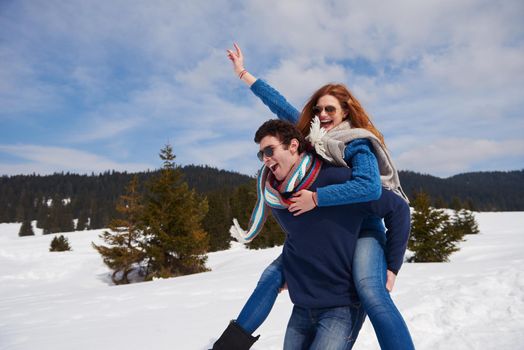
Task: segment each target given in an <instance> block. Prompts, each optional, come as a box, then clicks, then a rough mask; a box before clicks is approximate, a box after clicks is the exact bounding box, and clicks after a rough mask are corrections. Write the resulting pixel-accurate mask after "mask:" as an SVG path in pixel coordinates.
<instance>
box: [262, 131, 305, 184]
mask: <svg viewBox="0 0 524 350" xmlns="http://www.w3.org/2000/svg"><path fill="white" fill-rule="evenodd" d="M267 149H272V151H273V155H272V156H267V155H264V156H263V158H262V161H263V162H264V164H265V165H266V166H267V167H268V168H269V170H271V172H272V173H273V175H275V178H276V179H277V180H278V181H282V180H284V179H285V178H286V176H287V174H288V173H289V172H290V171H291V169H292V168H293V166H294V165H295V163H296V162H297V161H298V159H299V158H300V157H299V154H298V150H297V149H298V141H297V140H296V139H293V140H291V144H290V145H289V146H287V147H286V146H285V145H283V144H282V142H281V141H280V140H279V139H278V138H276V137H274V136H269V135H268V136H265V137H264V138H263V139H262V140H260V151H264V150H267Z"/></svg>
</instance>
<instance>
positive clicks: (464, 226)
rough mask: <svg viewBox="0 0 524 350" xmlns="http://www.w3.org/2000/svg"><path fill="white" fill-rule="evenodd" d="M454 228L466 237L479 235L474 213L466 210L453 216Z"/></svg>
mask: <svg viewBox="0 0 524 350" xmlns="http://www.w3.org/2000/svg"><path fill="white" fill-rule="evenodd" d="M453 227H454V228H455V229H456V230H459V231H461V232H462V233H463V234H465V235H471V234H477V233H479V226H478V223H477V221H476V220H475V216H474V215H473V213H472V212H471V211H469V210H466V209H461V210H458V211H456V212H455V215H454V216H453Z"/></svg>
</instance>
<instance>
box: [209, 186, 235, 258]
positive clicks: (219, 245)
mask: <svg viewBox="0 0 524 350" xmlns="http://www.w3.org/2000/svg"><path fill="white" fill-rule="evenodd" d="M230 197H231V193H230V192H228V191H225V190H222V191H215V192H212V193H208V194H207V202H208V205H209V210H208V212H207V214H206V216H205V217H204V220H203V222H202V226H203V228H204V230H205V231H206V232H207V234H208V236H209V251H217V250H224V249H228V248H229V247H230V241H231V236H230V234H229V228H230V227H231V222H232V216H231V208H230V206H229V199H230Z"/></svg>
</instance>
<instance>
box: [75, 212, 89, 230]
mask: <svg viewBox="0 0 524 350" xmlns="http://www.w3.org/2000/svg"><path fill="white" fill-rule="evenodd" d="M88 223H89V217H88V216H87V212H86V211H85V210H82V211H80V215H79V216H78V220H77V222H76V228H75V231H84V230H85V229H86V228H87V226H88Z"/></svg>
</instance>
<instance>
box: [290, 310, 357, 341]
mask: <svg viewBox="0 0 524 350" xmlns="http://www.w3.org/2000/svg"><path fill="white" fill-rule="evenodd" d="M365 317H366V314H365V313H364V310H363V309H362V306H361V305H360V303H357V304H355V305H349V306H341V307H331V308H321V309H305V308H302V307H299V306H296V305H295V306H294V307H293V313H292V314H291V318H290V319H289V323H288V325H287V330H286V336H285V338H284V350H302V349H304V350H308V349H309V350H349V349H351V348H352V347H353V344H354V343H355V340H356V338H357V335H358V332H359V331H360V328H361V327H362V323H363V322H364V319H365Z"/></svg>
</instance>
